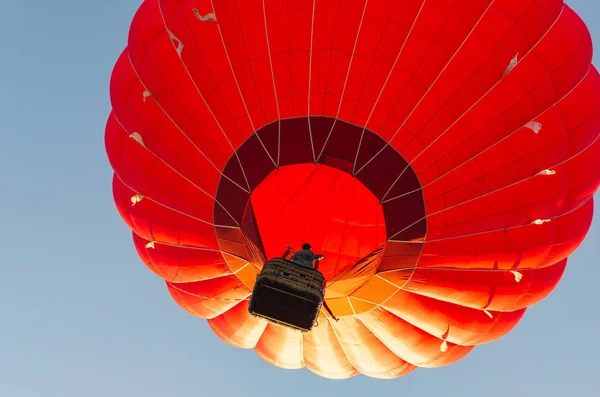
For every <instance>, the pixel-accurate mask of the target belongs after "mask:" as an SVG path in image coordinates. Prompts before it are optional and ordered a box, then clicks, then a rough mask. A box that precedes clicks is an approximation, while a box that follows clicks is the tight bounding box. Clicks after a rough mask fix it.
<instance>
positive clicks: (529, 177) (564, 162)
mask: <svg viewBox="0 0 600 397" xmlns="http://www.w3.org/2000/svg"><path fill="white" fill-rule="evenodd" d="M599 137H600V135H598V136H596V138H595V139H594V141H593V142H592V143H590V144H589V145H587V146H586V147H585V148H583V149H582V150H580V151H579V152H578V153H576V154H574V155H572V156H571V157H568V158H566V159H564V160H561V161H560V162H558V163H556V164H554V165H551V166H550V167H551V168H555V167H558V166H560V165H563V164H566V163H568V162H569V161H571V160H573V159H574V158H576V157H578V156H579V155H581V154H582V153H583V152H585V151H586V150H588V149H589V148H590V147H592V145H594V144H595V143H596V141H597V140H598V138H599ZM536 177H538V175H537V174H535V175H531V176H528V177H526V178H523V179H521V180H518V181H515V182H513V183H511V184H509V185H506V186H503V187H501V188H498V189H495V190H492V191H490V192H486V193H484V194H482V195H479V196H477V197H473V198H470V199H468V200H465V201H462V202H460V203H457V204H455V205H452V206H449V207H447V208H444V209H441V210H439V211H435V212H432V213H431V214H428V215H426V216H424V217H422V218H421V219H419V220H417V221H415V222H413V223H412V224H411V225H409V226H407V227H405V228H404V229H402V230H400V231H399V232H397V233H396V234H394V235H393V236H391V237H390V238H389V239H388V241H395V242H401V241H398V240H394V237H395V236H397V235H398V234H400V233H402V232H404V231H406V230H408V229H410V228H411V227H413V226H414V225H416V224H418V223H419V222H422V221H423V220H425V219H427V218H428V217H432V216H434V215H438V214H441V213H443V212H446V211H448V210H451V209H454V208H457V207H460V206H462V205H465V204H468V203H470V202H472V201H476V200H479V199H481V198H482V197H486V196H489V195H492V194H495V193H498V192H500V191H502V190H505V189H508V188H511V187H514V186H516V185H519V184H521V183H523V182H527V181H529V180H532V179H534V178H536ZM509 211H510V210H509ZM568 213H570V212H568ZM560 215H561V214H558V215H555V216H554V217H551V218H550V219H554V218H556V217H557V216H560ZM563 215H564V214H563ZM521 226H528V225H517V226H513V227H521ZM510 228H511V226H507V227H505V228H501V229H494V231H495V230H504V229H510ZM484 233H487V232H484ZM477 234H481V232H480V233H474V234H472V235H477ZM468 236H471V234H469V235H463V236H455V237H450V238H456V237H468ZM450 238H447V239H450ZM443 240H445V239H436V240H430V242H434V241H443Z"/></svg>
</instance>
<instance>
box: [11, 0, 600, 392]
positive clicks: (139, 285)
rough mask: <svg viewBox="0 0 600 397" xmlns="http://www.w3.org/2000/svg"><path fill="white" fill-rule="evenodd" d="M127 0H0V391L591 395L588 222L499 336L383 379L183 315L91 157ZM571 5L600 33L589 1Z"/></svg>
mask: <svg viewBox="0 0 600 397" xmlns="http://www.w3.org/2000/svg"><path fill="white" fill-rule="evenodd" d="M139 4H140V1H137V0H136V1H133V0H119V1H118V0H103V1H75V0H52V1H49V0H29V1H23V0H3V1H2V9H1V13H0V37H1V41H0V42H1V46H0V54H1V55H0V76H1V78H0V90H1V92H2V95H0V105H1V106H0V109H2V110H1V112H2V114H1V116H2V117H1V124H0V134H1V136H2V139H1V141H0V142H1V144H0V176H1V186H2V188H1V196H0V221H1V226H2V227H0V241H1V242H2V244H1V247H2V249H0V265H1V267H0V269H2V272H1V273H0V274H1V275H0V283H1V286H0V316H1V317H0V396H11V397H29V396H44V397H46V396H48V397H53V396H61V397H70V396H78V397H79V396H86V397H88V396H89V397H95V396H106V395H112V396H127V395H132V396H138V395H139V396H142V395H143V396H145V397H154V396H165V395H172V396H183V397H186V396H204V395H207V396H213V395H219V396H220V395H223V396H271V395H273V396H275V395H280V394H282V393H283V392H285V394H286V396H289V397H294V396H304V395H306V393H311V394H316V395H326V394H327V395H332V394H331V393H340V394H341V395H345V396H356V397H359V396H365V395H367V394H369V393H371V394H372V393H377V394H378V395H399V394H405V395H410V396H430V395H436V396H462V397H471V396H473V397H495V396H506V395H510V396H517V397H518V396H567V395H568V394H569V393H573V394H574V395H577V396H595V395H597V393H598V391H597V389H598V386H597V385H598V382H597V379H598V370H599V369H600V368H599V366H598V358H597V357H598V356H600V334H599V333H598V332H599V331H600V313H599V309H598V305H597V302H598V301H599V300H600V291H599V288H598V286H599V281H598V280H599V279H600V264H598V262H599V261H598V257H599V256H600V248H599V244H598V243H599V242H600V217H597V218H596V221H595V222H594V225H593V227H592V230H591V232H590V234H589V236H588V238H587V240H586V242H585V243H584V244H583V246H582V247H581V248H580V250H579V251H577V253H576V254H575V255H573V256H572V257H571V260H570V264H569V266H568V268H567V272H566V274H565V276H564V278H563V280H562V282H561V283H560V285H559V287H558V288H557V289H556V290H555V292H554V293H553V294H552V295H551V296H550V297H549V298H548V299H546V300H545V301H544V302H542V303H541V304H539V305H537V306H535V307H533V308H531V309H530V311H529V312H528V314H527V315H526V316H525V318H524V320H523V321H522V322H521V324H520V325H519V326H518V327H517V328H516V329H515V330H514V331H513V332H512V333H511V334H509V335H508V336H507V337H505V338H503V339H501V340H500V341H497V342H494V343H492V344H489V345H485V346H482V347H479V348H477V349H475V351H474V352H473V353H472V354H471V355H469V356H468V357H467V358H465V359H464V360H462V361H461V362H459V363H458V364H455V365H453V366H450V367H446V368H441V369H433V370H427V369H422V370H417V371H416V372H413V373H412V374H410V375H409V376H407V377H405V378H400V379H397V380H393V381H381V380H375V379H370V378H366V377H363V376H359V377H357V378H353V379H351V380H347V381H342V382H339V381H329V380H325V379H322V378H319V377H317V376H315V375H313V374H311V373H310V372H308V371H307V370H300V371H284V370H280V369H277V368H274V367H271V366H270V365H268V364H266V363H265V362H263V361H262V360H261V359H260V358H258V356H256V354H254V352H253V351H246V350H240V349H234V348H232V347H229V346H228V345H226V344H224V343H223V342H221V341H220V340H219V339H217V337H216V336H214V335H213V333H212V331H211V330H210V329H209V327H208V326H207V325H206V322H205V321H203V320H199V319H196V318H194V317H192V316H190V315H188V314H187V313H185V312H184V311H182V310H180V309H179V308H178V307H177V306H176V304H175V303H174V302H173V301H172V300H171V298H170V297H169V294H168V292H167V290H166V288H165V287H164V283H163V282H162V281H161V280H160V279H158V278H157V277H155V276H154V275H153V274H151V273H150V272H149V271H148V270H146V268H145V267H144V265H143V264H142V263H141V262H140V261H139V259H138V257H137V255H136V253H135V250H134V248H133V245H132V242H131V238H130V232H129V230H128V229H127V228H126V226H125V225H124V223H123V222H122V221H121V219H120V218H119V216H118V214H117V211H116V210H115V208H114V204H113V201H112V194H111V169H110V167H109V164H108V161H107V160H106V155H105V151H104V141H103V139H104V137H103V136H104V124H105V121H106V117H107V115H108V112H109V110H110V104H109V97H108V84H109V78H110V73H111V70H112V66H113V64H114V62H115V60H116V58H117V56H118V55H119V53H120V51H121V50H122V48H123V46H124V45H125V43H126V40H127V31H128V28H129V23H130V20H131V18H132V16H133V14H134V12H135V10H136V9H137V7H138V6H139ZM569 4H570V5H571V6H572V7H573V8H574V9H575V10H576V11H577V12H578V13H579V14H580V15H582V17H583V18H584V20H585V21H586V22H587V24H588V26H589V28H590V30H591V32H592V36H593V37H594V39H595V41H596V42H600V4H598V2H597V1H593V0H571V1H570V2H569ZM596 60H598V57H596ZM597 64H598V63H597ZM594 390H596V392H594Z"/></svg>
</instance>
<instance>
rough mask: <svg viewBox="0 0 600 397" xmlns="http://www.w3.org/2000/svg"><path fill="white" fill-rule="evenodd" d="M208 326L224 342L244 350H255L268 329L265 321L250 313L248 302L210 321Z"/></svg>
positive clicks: (242, 302) (239, 304) (243, 302)
mask: <svg viewBox="0 0 600 397" xmlns="http://www.w3.org/2000/svg"><path fill="white" fill-rule="evenodd" d="M208 325H209V326H210V328H211V329H212V330H213V331H214V333H215V334H216V335H217V336H218V337H219V338H221V340H223V341H224V342H226V343H228V344H230V345H232V346H234V347H239V348H242V349H254V347H255V346H256V344H257V343H258V340H259V339H260V338H261V336H262V334H263V333H264V331H265V328H266V327H267V322H266V321H265V320H262V319H259V318H256V317H253V316H251V315H250V314H249V313H248V301H241V302H239V303H238V304H237V305H235V306H233V307H232V308H231V309H229V310H228V311H226V312H225V313H223V314H221V315H220V316H217V317H214V318H212V319H209V320H208Z"/></svg>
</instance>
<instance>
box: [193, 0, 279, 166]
mask: <svg viewBox="0 0 600 397" xmlns="http://www.w3.org/2000/svg"><path fill="white" fill-rule="evenodd" d="M210 5H211V8H212V11H213V13H214V12H215V6H214V3H213V0H210ZM235 6H236V11H239V10H238V9H237V3H235ZM236 13H237V12H236ZM237 15H238V21H239V22H240V30H241V29H242V24H241V21H240V19H239V13H237ZM217 30H218V31H219V36H220V37H221V43H222V44H223V50H224V51H225V56H226V57H227V62H228V63H229V68H230V69H231V74H232V76H233V80H234V81H235V85H236V87H237V89H238V92H239V94H240V98H241V99H242V103H243V104H244V109H245V110H246V115H248V120H249V121H250V125H251V126H252V130H253V132H252V133H253V134H254V135H255V136H256V138H257V139H258V142H260V145H261V146H262V147H263V149H264V150H265V153H267V156H269V159H270V160H271V162H272V163H273V165H274V166H275V167H277V163H276V162H275V160H273V157H272V156H271V153H269V151H268V150H267V147H266V146H265V144H264V143H263V141H262V139H260V136H258V133H257V132H256V127H255V126H254V122H253V121H252V116H250V111H249V110H248V105H247V104H246V99H245V98H244V94H243V93H242V88H241V87H240V84H239V82H238V79H237V76H236V75H235V69H234V68H233V64H232V62H231V57H230V56H229V51H227V45H226V44H225V39H224V38H223V32H222V31H221V24H219V23H217ZM242 37H243V35H242ZM243 42H244V52H245V53H246V58H248V62H249V68H250V71H251V73H252V77H254V70H253V69H252V66H251V64H250V57H249V56H248V48H247V47H246V39H245V38H243ZM182 61H183V60H182ZM253 81H254V79H253ZM254 89H255V90H256V91H257V93H256V95H257V97H258V89H257V88H256V82H255V81H254ZM259 107H260V109H261V112H262V113H263V117H264V111H263V109H262V106H261V105H259Z"/></svg>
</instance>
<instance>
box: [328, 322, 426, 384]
mask: <svg viewBox="0 0 600 397" xmlns="http://www.w3.org/2000/svg"><path fill="white" fill-rule="evenodd" d="M332 326H333V330H334V332H335V334H336V336H337V337H338V340H339V342H340V344H341V345H342V348H343V349H344V352H345V353H346V355H347V356H348V359H349V360H350V362H351V363H352V365H354V367H355V368H356V369H357V370H358V371H360V372H361V373H363V374H365V375H368V376H371V377H374V378H381V379H391V378H397V377H400V376H404V375H407V374H409V373H410V372H412V371H413V370H415V369H416V367H415V366H413V365H410V364H409V363H407V362H406V361H404V360H402V359H401V358H400V357H398V356H397V355H395V354H394V353H392V351H390V350H389V349H388V348H387V347H386V346H385V345H384V343H383V342H382V341H380V340H379V339H378V338H377V337H376V336H375V335H374V334H373V333H372V332H371V331H369V330H368V329H367V328H366V327H365V326H364V325H363V324H362V323H361V322H360V320H358V318H356V317H343V318H341V319H340V321H339V322H332Z"/></svg>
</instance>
